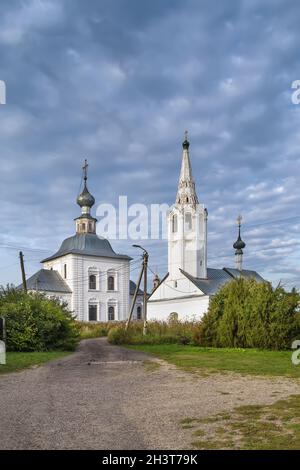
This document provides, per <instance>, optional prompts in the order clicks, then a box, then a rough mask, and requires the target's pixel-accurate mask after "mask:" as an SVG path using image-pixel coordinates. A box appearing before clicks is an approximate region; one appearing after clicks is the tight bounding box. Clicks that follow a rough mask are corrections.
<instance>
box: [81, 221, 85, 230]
mask: <svg viewBox="0 0 300 470" xmlns="http://www.w3.org/2000/svg"><path fill="white" fill-rule="evenodd" d="M81 228H82V231H83V232H85V224H84V223H83V224H82V225H81Z"/></svg>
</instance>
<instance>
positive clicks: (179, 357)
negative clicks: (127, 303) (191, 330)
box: [128, 344, 300, 378]
mask: <svg viewBox="0 0 300 470" xmlns="http://www.w3.org/2000/svg"><path fill="white" fill-rule="evenodd" d="M128 347H129V348H132V349H136V350H138V351H144V352H146V353H149V354H153V355H155V356H157V357H159V358H161V359H164V360H166V361H168V362H170V363H171V364H174V365H176V366H177V367H180V368H183V369H185V370H187V371H189V372H202V373H206V372H209V373H212V372H222V371H230V372H237V373H241V374H252V375H271V376H286V377H295V378H299V377H300V365H298V366H296V365H294V364H293V363H292V361H291V355H292V352H291V351H260V350H256V349H225V348H224V349H223V348H220V349H217V348H200V347H197V346H179V345H176V344H161V345H134V346H128Z"/></svg>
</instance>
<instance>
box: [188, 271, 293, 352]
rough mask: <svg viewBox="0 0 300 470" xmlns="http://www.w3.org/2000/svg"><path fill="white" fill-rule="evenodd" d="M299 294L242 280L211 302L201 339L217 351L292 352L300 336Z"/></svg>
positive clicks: (220, 292) (203, 343)
mask: <svg viewBox="0 0 300 470" xmlns="http://www.w3.org/2000/svg"><path fill="white" fill-rule="evenodd" d="M299 301H300V296H299V294H298V293H297V292H296V291H295V290H294V291H292V292H291V293H288V292H285V290H284V289H283V288H282V287H281V286H278V287H276V288H275V289H274V288H273V287H272V285H271V284H270V283H268V282H263V283H258V282H256V281H255V280H254V279H244V278H239V279H235V280H233V281H231V282H230V283H227V284H225V285H224V286H223V287H222V288H221V289H220V290H219V292H218V293H217V294H216V295H215V296H214V297H213V298H212V299H211V301H210V304H209V309H208V312H207V314H206V315H205V316H204V317H203V320H202V327H201V329H200V331H199V336H198V338H197V342H198V344H201V345H203V346H214V347H241V348H263V349H288V348H290V347H291V343H292V340H293V339H295V338H296V337H297V336H299V335H300V317H299V312H298V305H299Z"/></svg>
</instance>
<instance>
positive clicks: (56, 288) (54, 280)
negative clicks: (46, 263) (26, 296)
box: [27, 269, 72, 293]
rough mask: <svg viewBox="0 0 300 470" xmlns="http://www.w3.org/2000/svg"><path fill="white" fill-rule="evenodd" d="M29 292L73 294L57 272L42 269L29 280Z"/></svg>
mask: <svg viewBox="0 0 300 470" xmlns="http://www.w3.org/2000/svg"><path fill="white" fill-rule="evenodd" d="M27 289H28V290H40V291H47V292H64V293H70V292H72V291H71V289H70V288H69V286H68V285H67V283H66V282H65V281H64V280H63V278H62V277H61V275H60V274H59V273H58V272H57V271H54V270H53V271H52V270H51V269H40V271H38V272H37V273H35V274H34V275H33V276H31V277H30V278H29V279H28V280H27Z"/></svg>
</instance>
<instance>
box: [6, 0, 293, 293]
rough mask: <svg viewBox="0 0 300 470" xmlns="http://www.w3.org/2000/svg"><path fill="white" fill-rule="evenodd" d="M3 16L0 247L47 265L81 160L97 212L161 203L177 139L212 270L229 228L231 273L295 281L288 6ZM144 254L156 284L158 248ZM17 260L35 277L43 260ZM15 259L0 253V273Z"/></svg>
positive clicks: (29, 9)
mask: <svg viewBox="0 0 300 470" xmlns="http://www.w3.org/2000/svg"><path fill="white" fill-rule="evenodd" d="M2 3H3V5H2V6H1V9H2V15H1V19H0V56H1V72H0V73H1V74H2V76H1V77H0V78H1V79H3V80H5V82H6V84H7V100H8V103H7V105H5V106H2V107H0V136H1V162H2V165H1V166H2V170H1V177H0V182H1V184H0V197H1V200H2V201H5V205H4V208H3V217H5V230H3V231H2V238H1V240H2V243H4V242H5V241H9V242H10V243H11V244H14V245H15V246H16V247H17V248H19V247H21V246H22V247H26V246H29V247H30V248H31V249H32V250H34V248H35V249H40V248H41V249H48V250H49V252H51V251H54V250H56V249H57V247H58V245H59V244H60V243H61V241H62V240H63V239H64V238H65V237H66V236H68V235H70V234H72V233H73V231H74V224H73V218H74V217H76V215H77V214H78V207H77V206H76V204H75V200H76V195H77V192H78V187H79V183H80V176H81V175H80V171H81V166H82V160H83V159H84V158H88V159H89V163H90V179H89V185H90V189H91V191H92V192H93V193H94V195H95V197H96V199H97V202H99V203H100V202H108V203H112V204H117V202H118V197H119V195H122V194H125V195H128V202H129V204H131V203H136V202H144V203H146V204H151V203H168V204H171V203H173V202H174V199H175V194H176V187H177V181H178V175H179V171H180V163H181V141H182V137H183V132H184V130H185V129H188V130H189V134H190V140H191V147H190V150H191V160H192V166H193V173H194V176H195V179H196V184H197V191H198V196H199V199H200V200H201V202H203V203H205V205H206V206H207V207H208V212H209V260H210V265H211V266H216V267H222V265H233V264H234V250H233V249H232V244H233V242H234V241H235V239H236V236H237V234H236V224H235V219H236V217H237V215H238V214H239V213H242V215H243V217H244V225H243V237H244V239H245V241H246V243H247V247H246V249H245V265H246V266H248V267H249V268H250V267H251V268H253V269H257V270H258V271H259V272H261V273H262V274H263V275H264V276H265V277H266V278H268V279H272V280H273V281H274V282H277V281H278V280H279V279H280V278H282V277H283V278H286V279H289V280H290V279H291V278H295V279H296V278H297V277H299V275H298V274H297V272H296V271H295V270H297V269H298V268H297V265H298V264H299V254H298V253H299V250H298V248H299V247H298V243H299V236H298V233H299V228H300V227H299V224H300V217H299V218H296V217H297V216H300V212H299V209H298V208H299V191H298V186H299V184H298V177H297V168H298V166H299V160H300V137H299V124H300V107H297V106H294V105H293V104H292V103H291V92H292V90H291V83H292V82H293V81H294V80H295V79H299V78H300V77H299V76H298V73H299V72H298V50H297V44H298V41H297V39H298V35H299V33H298V23H297V18H298V17H299V13H300V11H299V10H300V6H299V5H298V4H297V3H296V2H294V1H292V0H289V1H287V2H285V3H284V4H283V2H282V1H279V0H272V1H270V0H267V1H265V2H263V4H262V2H259V1H253V0H251V1H250V0H244V1H243V2H240V1H235V0H233V1H231V2H222V3H221V4H220V2H216V1H211V0H210V1H208V0H207V1H202V2H198V1H196V0H187V1H186V2H184V3H183V2H181V1H177V0H176V1H174V0H172V1H171V0H165V1H164V2H161V0H154V1H152V2H140V1H138V0H130V1H129V0H122V1H119V0H115V1H114V2H111V1H108V0H102V1H101V2H98V1H95V0H90V1H89V2H82V1H80V0H65V1H64V2H58V1H56V0H53V1H50V0H49V1H48V0H43V1H42V0H39V1H38V0H31V1H29V0H23V1H16V2H8V1H4V2H2ZM293 217H294V218H293ZM147 244H148V245H147V246H148V247H149V251H150V261H151V263H150V264H151V266H152V268H157V270H158V271H159V273H160V274H163V272H164V271H165V270H166V261H167V249H166V243H165V242H163V241H158V242H156V241H149V242H147ZM130 245H131V242H130V241H128V242H124V241H122V242H121V241H120V242H117V243H114V247H115V248H116V249H119V250H120V251H122V252H128V254H133V253H134V250H133V249H132V248H131V247H130ZM24 251H25V256H27V258H28V270H29V271H30V272H33V271H34V270H36V268H37V266H38V263H37V259H38V258H39V255H40V254H41V253H39V252H35V251H28V252H27V253H26V250H24ZM17 252H18V250H17V249H16V250H15V251H14V250H13V249H10V250H7V251H5V250H3V249H1V250H0V255H1V257H2V258H3V259H2V260H1V261H0V266H4V265H7V264H9V263H11V264H14V263H15V262H16V257H17ZM42 257H43V256H41V258H42ZM31 263H32V264H31ZM18 276H19V274H18V271H17V268H15V267H14V268H12V270H11V271H10V270H8V271H5V272H3V271H2V274H1V279H0V282H4V283H5V282H7V281H8V280H11V281H16V280H18ZM297 285H298V286H300V282H299V280H298V281H297Z"/></svg>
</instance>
